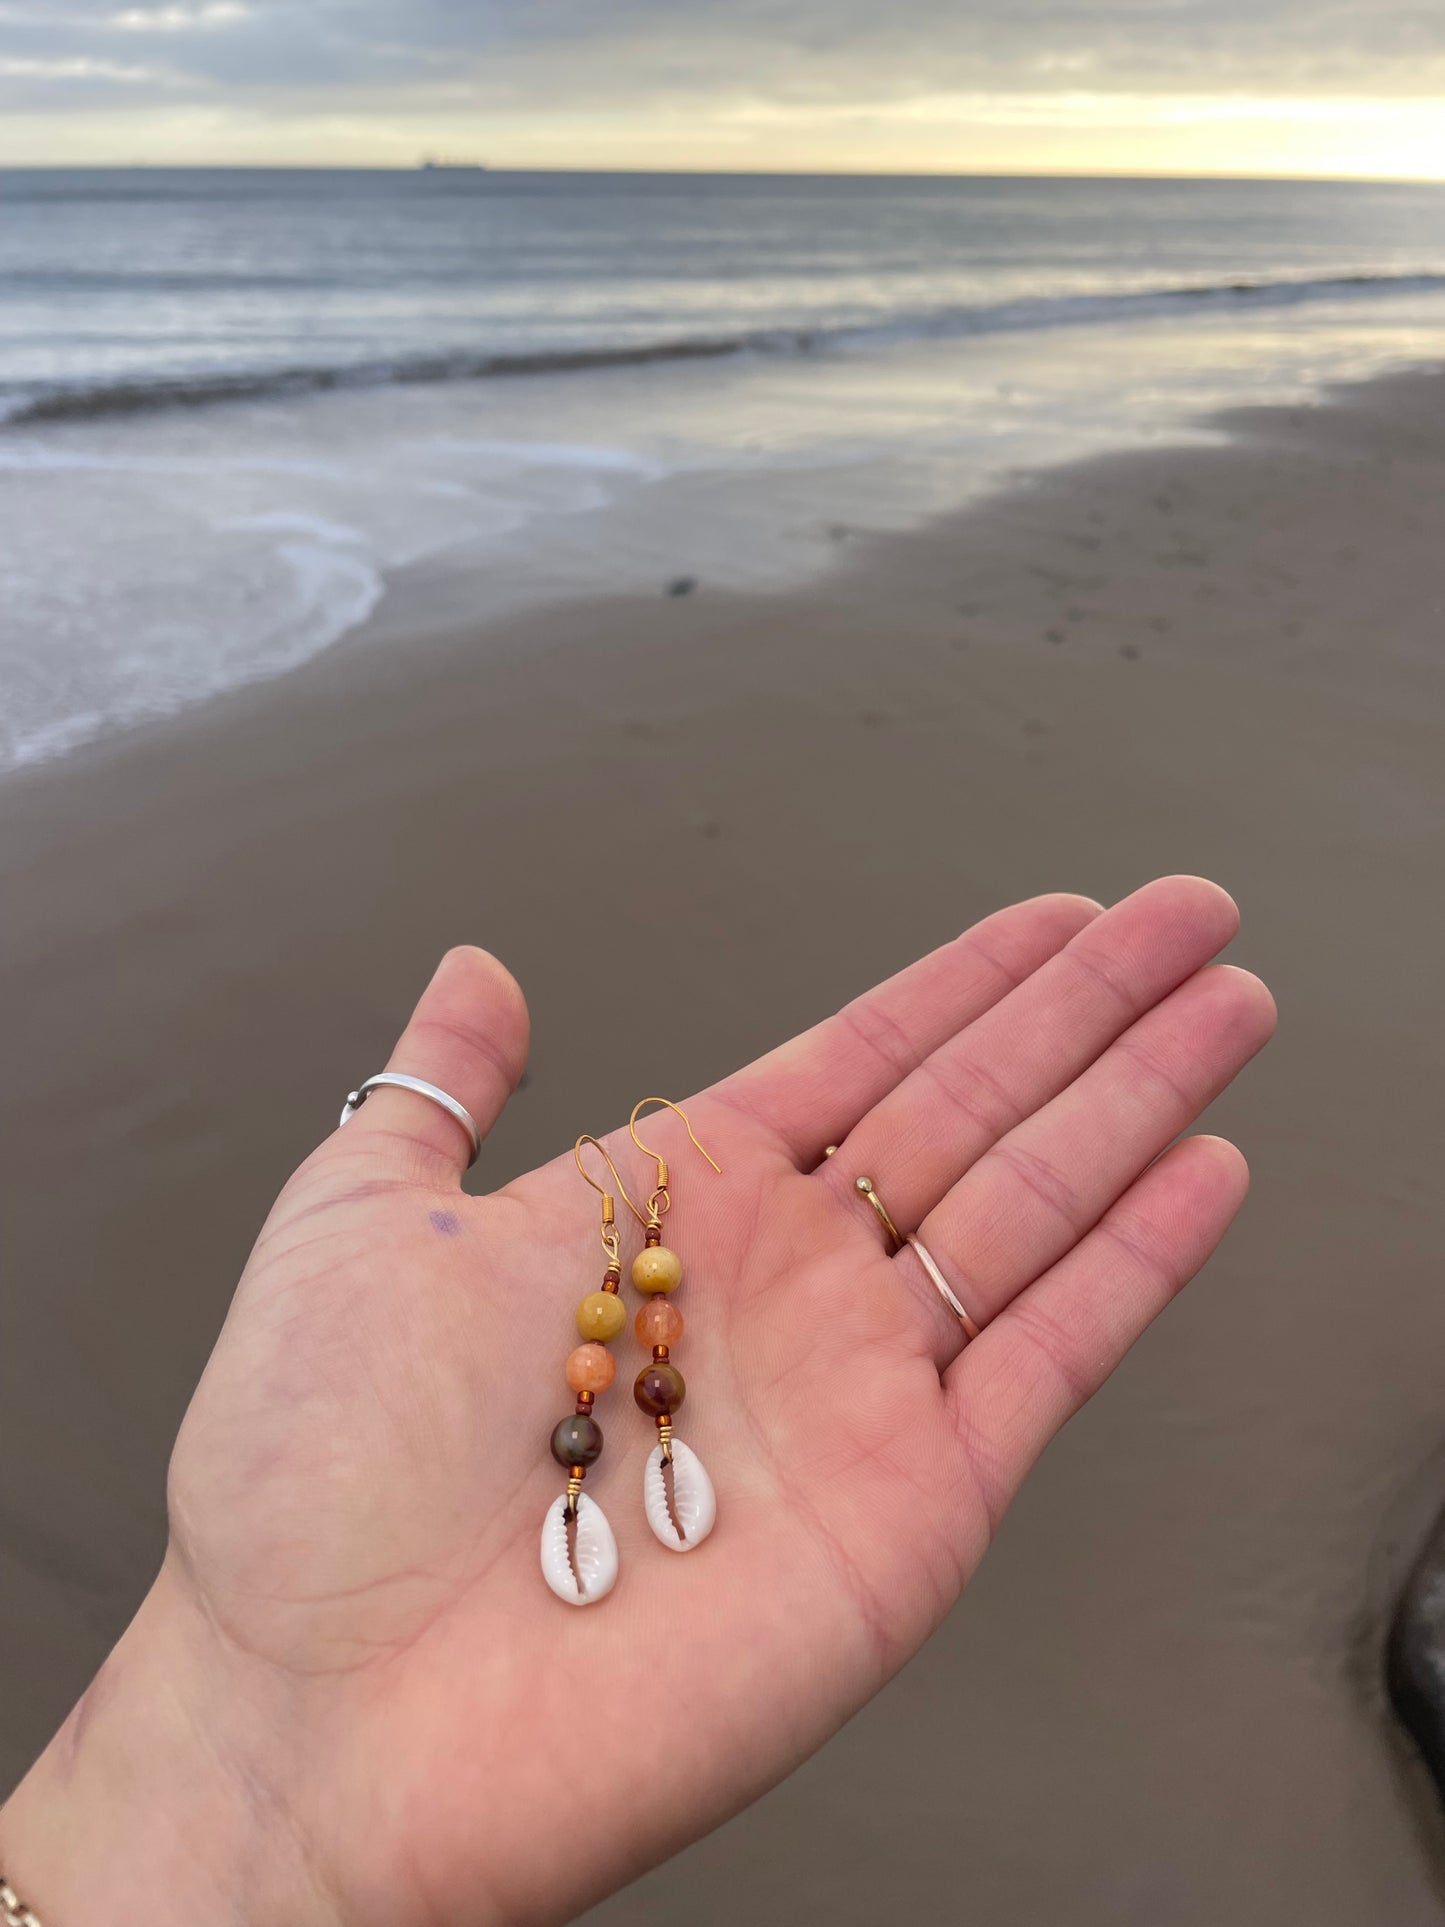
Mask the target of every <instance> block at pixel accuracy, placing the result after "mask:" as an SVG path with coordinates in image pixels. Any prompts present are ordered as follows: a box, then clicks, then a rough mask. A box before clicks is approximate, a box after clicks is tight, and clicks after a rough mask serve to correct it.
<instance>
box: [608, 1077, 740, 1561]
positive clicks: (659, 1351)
mask: <svg viewBox="0 0 1445 1927" xmlns="http://www.w3.org/2000/svg"><path fill="white" fill-rule="evenodd" d="M648 1104H663V1105H666V1107H667V1109H668V1110H670V1111H676V1112H677V1115H678V1116H679V1117H680V1118H681V1119H682V1121H683V1123H684V1125H686V1126H687V1134H688V1136H689V1137H690V1138H691V1139H692V1142H693V1144H694V1146H695V1147H696V1149H697V1150H698V1151H701V1152H702V1155H703V1157H705V1158H706V1159H707V1161H708V1163H709V1164H710V1165H712V1168H713V1170H714V1171H716V1172H717V1173H718V1175H719V1177H721V1175H722V1166H721V1165H720V1164H718V1162H717V1161H716V1159H715V1158H712V1157H710V1156H709V1155H708V1153H707V1152H706V1151H704V1150H703V1147H702V1146H701V1145H700V1144H699V1143H698V1141H697V1138H696V1136H695V1134H694V1132H693V1128H692V1125H691V1124H689V1123H688V1120H687V1115H686V1113H685V1112H684V1111H683V1110H681V1109H680V1108H679V1106H678V1105H676V1104H674V1103H673V1102H672V1100H671V1099H670V1098H666V1097H644V1098H642V1099H641V1100H640V1102H638V1103H637V1104H635V1105H634V1106H633V1109H632V1117H631V1119H630V1120H629V1122H628V1127H627V1128H628V1130H629V1131H630V1133H631V1135H632V1141H633V1143H634V1144H635V1145H636V1146H637V1148H638V1150H639V1151H642V1152H644V1153H645V1154H646V1156H648V1157H650V1158H651V1159H652V1161H653V1163H654V1164H655V1165H656V1166H657V1183H656V1184H655V1186H654V1187H653V1192H652V1196H651V1197H650V1198H649V1199H648V1201H647V1211H646V1215H645V1216H643V1214H642V1213H641V1212H638V1213H637V1215H638V1217H639V1218H640V1219H641V1221H642V1227H643V1238H644V1243H643V1248H642V1250H641V1251H639V1252H638V1254H637V1256H636V1257H635V1258H634V1259H633V1261H632V1282H633V1284H634V1285H636V1287H637V1289H638V1290H639V1291H640V1292H642V1293H643V1294H644V1295H645V1296H646V1298H647V1303H646V1304H645V1305H644V1306H643V1307H642V1309H641V1311H639V1312H638V1314H637V1317H636V1319H635V1320H634V1321H633V1329H634V1331H635V1332H636V1333H637V1336H638V1339H639V1340H640V1341H641V1343H642V1344H643V1345H645V1346H647V1347H648V1348H649V1349H650V1350H651V1353H652V1357H651V1360H650V1362H649V1363H648V1364H646V1365H644V1366H643V1368H642V1370H641V1371H640V1372H639V1373H638V1374H637V1378H636V1380H635V1381H634V1383H633V1387H632V1396H633V1398H634V1399H636V1401H637V1403H638V1405H639V1407H640V1408H641V1409H642V1411H644V1412H646V1414H647V1415H648V1417H649V1418H651V1419H652V1420H653V1421H654V1422H655V1424H656V1426H657V1444H656V1445H655V1446H654V1447H653V1448H652V1450H651V1452H649V1453H648V1455H647V1465H646V1468H645V1470H644V1473H643V1487H642V1496H643V1505H644V1507H645V1509H646V1512H647V1523H648V1524H649V1525H650V1526H651V1527H652V1530H653V1531H654V1532H655V1533H656V1535H657V1537H658V1538H659V1539H660V1540H661V1541H662V1543H663V1545H665V1546H667V1547H668V1548H669V1550H670V1551H672V1552H691V1551H692V1550H693V1548H694V1547H695V1546H700V1545H701V1544H702V1542H703V1540H704V1539H705V1538H706V1537H707V1535H708V1534H709V1533H710V1532H711V1531H712V1528H713V1522H714V1520H715V1519H716V1518H717V1497H716V1495H715V1493H714V1492H713V1487H712V1480H711V1479H710V1478H709V1477H708V1475H707V1473H706V1471H705V1470H704V1469H703V1463H702V1460H701V1459H700V1458H699V1457H698V1456H697V1454H696V1452H694V1451H693V1449H692V1447H691V1446H689V1445H685V1444H684V1443H683V1442H682V1440H681V1439H678V1438H674V1436H673V1429H672V1421H673V1415H674V1414H675V1413H676V1411H677V1409H678V1407H679V1406H680V1405H681V1404H682V1401H683V1399H684V1398H685V1397H686V1396H687V1387H686V1385H685V1384H684V1382H683V1377H682V1373H681V1372H680V1371H679V1370H678V1369H677V1367H676V1365H674V1364H673V1362H672V1347H673V1346H674V1345H675V1344H676V1343H677V1341H678V1340H679V1339H680V1338H681V1337H682V1329H683V1325H682V1313H681V1312H680V1311H679V1310H678V1309H677V1306H676V1305H674V1304H673V1302H672V1294H673V1293H674V1292H675V1291H676V1290H677V1288H678V1286H679V1285H680V1284H681V1283H682V1260H681V1259H680V1258H679V1257H678V1255H677V1253H676V1252H675V1251H670V1250H669V1249H668V1247H667V1246H666V1245H665V1244H664V1243H663V1242H662V1220H663V1216H664V1214H665V1213H666V1212H667V1211H668V1210H669V1209H670V1208H671V1205H672V1197H671V1194H670V1192H669V1190H668V1170H667V1160H666V1159H665V1158H663V1157H661V1156H659V1154H658V1153H657V1152H656V1151H654V1150H652V1149H650V1148H649V1146H647V1145H646V1144H644V1143H643V1142H642V1139H641V1138H640V1137H639V1136H638V1135H637V1113H638V1112H639V1111H640V1110H642V1109H644V1107H645V1106H647V1105H648ZM623 1195H624V1196H626V1193H625V1192H624V1194H623ZM628 1203H629V1204H631V1203H632V1200H631V1199H630V1198H629V1199H628ZM633 1209H634V1211H636V1206H633ZM669 1474H670V1475H671V1488H672V1489H671V1491H670V1492H669V1490H668V1484H669Z"/></svg>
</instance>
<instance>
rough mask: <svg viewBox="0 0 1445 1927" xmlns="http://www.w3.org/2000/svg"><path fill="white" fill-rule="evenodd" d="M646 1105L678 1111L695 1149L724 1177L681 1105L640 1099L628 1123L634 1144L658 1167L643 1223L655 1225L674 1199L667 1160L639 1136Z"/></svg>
mask: <svg viewBox="0 0 1445 1927" xmlns="http://www.w3.org/2000/svg"><path fill="white" fill-rule="evenodd" d="M645 1104H665V1105H666V1106H667V1108H668V1110H670V1111H676V1112H677V1114H678V1116H679V1117H680V1118H681V1119H682V1121H683V1124H684V1126H685V1127H686V1130H687V1134H688V1136H689V1137H690V1138H691V1139H692V1142H693V1146H694V1148H695V1149H696V1150H698V1151H701V1152H702V1155H703V1156H704V1157H705V1158H706V1159H707V1161H708V1163H709V1164H710V1165H711V1166H712V1168H713V1170H714V1171H716V1172H717V1174H718V1176H719V1177H721V1176H722V1166H721V1165H720V1164H719V1163H718V1161H717V1159H716V1158H715V1157H713V1156H712V1154H711V1152H709V1151H705V1150H703V1147H702V1145H701V1144H699V1143H698V1139H697V1132H696V1131H694V1130H693V1128H692V1124H691V1122H690V1121H689V1118H688V1115H687V1112H686V1111H685V1110H684V1109H683V1108H682V1106H681V1105H680V1104H674V1103H673V1101H672V1099H671V1098H670V1097H640V1098H638V1100H637V1102H636V1103H635V1104H634V1105H633V1107H632V1116H631V1117H630V1118H629V1119H628V1121H627V1129H628V1132H629V1134H630V1135H631V1138H632V1142H633V1143H634V1144H635V1145H636V1146H637V1148H638V1150H639V1151H641V1152H642V1153H643V1154H644V1155H645V1156H647V1157H650V1158H651V1159H652V1161H653V1163H654V1164H655V1165H656V1166H657V1185H656V1187H655V1189H654V1190H653V1193H652V1196H651V1197H650V1198H649V1199H648V1201H647V1209H648V1217H647V1218H646V1219H644V1221H643V1222H644V1223H651V1224H654V1225H655V1224H657V1223H658V1221H659V1220H660V1219H661V1216H662V1214H663V1212H664V1211H666V1210H668V1208H669V1207H670V1206H671V1204H672V1197H671V1194H670V1193H669V1191H668V1188H667V1159H666V1158H665V1157H663V1156H662V1154H661V1153H660V1152H658V1151H654V1150H653V1149H652V1147H651V1145H648V1144H644V1143H643V1141H642V1139H641V1138H640V1137H639V1136H638V1135H637V1113H638V1112H639V1111H640V1110H641V1109H642V1108H643V1106H644V1105H645ZM634 1208H635V1207H634Z"/></svg>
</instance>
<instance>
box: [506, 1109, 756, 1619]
mask: <svg viewBox="0 0 1445 1927" xmlns="http://www.w3.org/2000/svg"><path fill="white" fill-rule="evenodd" d="M649 1104H664V1105H666V1106H667V1108H668V1110H670V1111H676V1112H677V1115H678V1116H679V1117H680V1118H681V1119H682V1121H683V1123H684V1124H685V1125H687V1134H688V1136H689V1137H690V1138H691V1139H692V1142H693V1144H694V1145H696V1146H697V1149H698V1150H699V1151H701V1152H702V1155H703V1156H704V1157H705V1158H707V1161H708V1163H709V1164H711V1165H712V1168H713V1170H714V1171H716V1172H718V1174H719V1176H721V1173H722V1167H721V1166H720V1165H719V1164H718V1163H717V1162H716V1161H715V1160H714V1159H713V1158H711V1157H709V1156H708V1153H707V1152H706V1151H704V1150H703V1147H702V1146H701V1145H700V1144H698V1141H697V1138H696V1137H695V1136H694V1134H693V1128H692V1126H691V1124H689V1123H688V1120H687V1115H686V1113H685V1112H684V1111H683V1110H681V1109H680V1108H679V1106H678V1105H676V1104H674V1103H673V1102H672V1100H671V1099H670V1098H666V1097H644V1098H643V1099H642V1100H641V1101H640V1102H639V1103H637V1104H635V1105H634V1106H633V1109H632V1116H631V1118H630V1119H629V1120H628V1126H627V1128H628V1131H629V1132H630V1134H631V1137H632V1141H633V1143H634V1144H635V1145H636V1146H637V1148H638V1150H639V1151H642V1152H644V1153H645V1154H646V1156H648V1157H650V1158H651V1159H652V1161H653V1163H654V1164H655V1165H656V1166H657V1182H656V1184H655V1185H654V1186H653V1191H652V1196H651V1197H650V1198H649V1199H648V1201H647V1207H646V1209H645V1211H644V1210H639V1209H638V1207H637V1206H636V1205H635V1204H634V1203H633V1201H632V1199H631V1197H629V1195H628V1192H627V1187H626V1185H624V1184H623V1182H622V1179H621V1178H620V1177H619V1176H618V1174H617V1166H616V1165H615V1164H614V1163H613V1162H612V1159H611V1158H610V1157H609V1156H608V1154H607V1152H606V1150H605V1149H604V1148H603V1146H602V1145H601V1144H600V1143H598V1141H597V1139H596V1138H595V1137H592V1136H591V1135H590V1134H584V1135H583V1136H582V1137H579V1138H578V1140H577V1143H576V1145H575V1146H574V1147H573V1153H572V1155H573V1157H574V1159H575V1160H576V1164H577V1169H578V1170H579V1171H580V1172H581V1173H582V1176H583V1177H584V1178H586V1179H587V1182H588V1184H590V1185H591V1186H592V1189H593V1190H594V1191H596V1192H597V1193H599V1195H600V1196H601V1199H602V1249H603V1250H604V1251H605V1252H606V1254H607V1269H606V1270H605V1271H604V1272H603V1274H602V1287H601V1290H600V1291H590V1292H588V1294H587V1296H586V1297H585V1298H584V1299H583V1300H582V1302H581V1304H580V1305H578V1307H577V1329H578V1331H579V1332H580V1333H581V1336H582V1340H583V1342H582V1343H581V1344H580V1345H579V1346H577V1348H576V1349H575V1350H574V1351H573V1352H572V1353H571V1354H570V1355H569V1357H568V1359H567V1384H568V1386H569V1388H570V1389H571V1390H572V1391H573V1392H575V1393H576V1395H577V1407H576V1410H575V1411H574V1412H571V1413H569V1414H568V1416H567V1417H566V1418H564V1419H562V1420H561V1421H560V1422H559V1423H558V1424H557V1426H556V1427H555V1428H554V1430H553V1433H552V1457H553V1458H554V1459H555V1460H556V1461H557V1463H558V1464H559V1465H560V1466H561V1467H562V1468H563V1469H564V1470H565V1471H566V1473H567V1490H566V1491H565V1492H563V1493H559V1494H558V1496H557V1497H556V1498H555V1499H554V1500H553V1502H552V1504H551V1505H550V1506H549V1507H548V1508H547V1516H546V1518H545V1519H544V1520H543V1521H542V1577H543V1578H544V1579H545V1580H546V1582H547V1584H548V1585H549V1586H550V1587H551V1588H552V1590H553V1592H554V1593H556V1595H557V1597H558V1598H559V1599H565V1600H566V1601H567V1603H568V1605H569V1606H590V1605H592V1604H593V1603H594V1602H595V1601H596V1600H599V1599H602V1598H605V1596H606V1595H607V1594H608V1593H609V1592H611V1590H612V1587H613V1585H614V1584H615V1583H616V1579H617V1541H616V1539H614V1537H613V1536H612V1528H611V1526H610V1525H609V1524H608V1523H607V1515H606V1513H604V1512H603V1510H602V1508H601V1506H600V1505H598V1504H597V1502H596V1500H595V1499H592V1498H589V1497H588V1496H587V1495H586V1494H585V1493H584V1492H583V1490H582V1481H583V1480H584V1479H585V1478H586V1476H587V1472H588V1468H589V1467H591V1466H594V1465H595V1464H596V1463H597V1461H598V1459H599V1458H600V1457H601V1455H602V1427H601V1426H600V1425H599V1424H598V1423H597V1420H596V1419H595V1418H594V1417H593V1406H594V1405H595V1404H596V1402H597V1397H598V1394H599V1393H601V1392H605V1391H606V1390H607V1388H608V1386H609V1385H610V1384H611V1383H612V1381H613V1379H614V1378H615V1377H616V1375H617V1361H616V1359H615V1358H614V1357H613V1355H612V1353H611V1352H610V1351H609V1350H608V1341H609V1340H610V1339H614V1338H616V1337H618V1336H619V1334H620V1333H621V1331H622V1329H623V1327H624V1326H625V1325H626V1323H627V1309H626V1307H625V1306H624V1304H623V1303H622V1298H621V1285H622V1259H621V1255H620V1254H621V1240H620V1238H619V1235H618V1230H617V1206H616V1200H615V1198H614V1197H613V1195H612V1193H611V1192H610V1191H609V1190H608V1189H607V1188H606V1186H605V1185H602V1184H599V1183H598V1182H597V1180H596V1179H595V1178H593V1177H590V1176H588V1173H587V1169H586V1166H585V1165H584V1164H583V1162H582V1147H583V1145H584V1144H590V1145H591V1146H592V1147H593V1149H594V1150H596V1151H597V1152H598V1153H599V1154H600V1155H601V1157H602V1160H603V1162H604V1163H605V1164H606V1166H607V1169H608V1170H609V1171H610V1172H611V1174H612V1181H613V1183H614V1184H615V1185H616V1186H617V1190H618V1193H619V1194H620V1196H621V1197H622V1199H623V1201H624V1203H625V1204H626V1206H627V1208H628V1210H629V1211H630V1212H631V1213H632V1215H633V1217H634V1218H636V1220H637V1222H638V1223H639V1224H640V1225H641V1226H642V1232H643V1247H642V1250H641V1251H639V1252H638V1254H637V1256H636V1257H635V1258H634V1259H633V1261H632V1282H633V1284H634V1285H635V1286H636V1287H637V1289H638V1291H640V1292H641V1293H642V1295H643V1305H642V1308H641V1310H640V1311H639V1312H638V1314H637V1317H636V1319H635V1321H634V1325H633V1329H634V1330H635V1332H636V1334H637V1337H638V1339H639V1341H640V1342H641V1343H642V1344H643V1345H644V1346H646V1347H647V1348H648V1350H649V1351H650V1353H651V1357H650V1358H649V1360H648V1362H647V1364H645V1365H644V1366H643V1368H642V1370H641V1371H640V1372H639V1373H638V1374H637V1377H636V1379H635V1380H634V1382H633V1386H632V1396H633V1398H634V1399H635V1400H636V1402H637V1404H638V1406H639V1407H640V1409H641V1410H642V1411H643V1412H645V1413H646V1414H647V1416H648V1417H649V1418H650V1419H652V1421H653V1422H654V1424H655V1425H656V1427H657V1443H656V1445H654V1446H653V1448H652V1450H651V1452H649V1453H648V1455H647V1465H646V1468H645V1470H644V1473H643V1487H642V1497H643V1507H644V1509H645V1511H646V1514H647V1523H648V1524H649V1525H650V1526H651V1527H652V1530H653V1531H654V1532H655V1533H656V1535H657V1537H658V1538H659V1539H660V1540H661V1541H662V1543H663V1545H665V1546H667V1547H668V1548H669V1549H670V1550H671V1551H673V1552H691V1551H692V1549H693V1548H694V1547H695V1546H699V1545H701V1544H702V1542H703V1540H704V1539H705V1538H706V1537H707V1535H708V1534H709V1533H710V1532H711V1531H712V1528H713V1521H714V1520H715V1519H716V1517H717V1499H716V1496H715V1495H714V1493H713V1489H712V1481H711V1479H709V1477H708V1475H707V1473H706V1471H705V1470H704V1469H703V1464H702V1460H701V1459H699V1457H698V1456H697V1454H696V1452H694V1451H693V1450H692V1449H691V1447H690V1446H687V1445H684V1444H683V1442H682V1440H681V1439H678V1438H674V1437H673V1430H672V1420H673V1414H674V1413H675V1412H676V1411H677V1409H678V1407H679V1406H680V1405H681V1404H682V1401H683V1399H684V1398H685V1397H686V1395H687V1387H686V1385H685V1384H684V1383H683V1377H682V1373H681V1372H680V1371H679V1370H678V1369H677V1367H676V1366H675V1365H674V1364H673V1362H672V1347H673V1346H674V1345H675V1344H676V1343H677V1341H678V1339H679V1338H681V1337H682V1313H681V1312H680V1311H679V1310H678V1309H677V1307H676V1305H674V1304H673V1302H672V1293H673V1292H675V1291H676V1290H677V1288H678V1286H679V1285H680V1284H681V1283H682V1260H681V1259H680V1258H679V1257H678V1255H677V1253H676V1252H675V1251H670V1250H669V1249H668V1247H667V1246H666V1245H665V1244H664V1243H663V1242H662V1220H663V1216H664V1214H665V1213H666V1212H667V1211H668V1210H669V1209H670V1207H671V1205H672V1196H671V1193H670V1191H669V1189H668V1170H667V1160H666V1159H665V1158H663V1157H661V1156H660V1155H659V1154H658V1153H657V1152H656V1151H653V1150H649V1148H648V1146H647V1145H645V1144H644V1143H643V1142H642V1139H641V1138H640V1137H639V1136H638V1135H637V1114H638V1112H639V1111H641V1110H643V1109H644V1108H645V1107H646V1106H647V1105H649ZM669 1479H670V1481H671V1490H670V1491H669V1489H668V1487H669Z"/></svg>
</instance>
